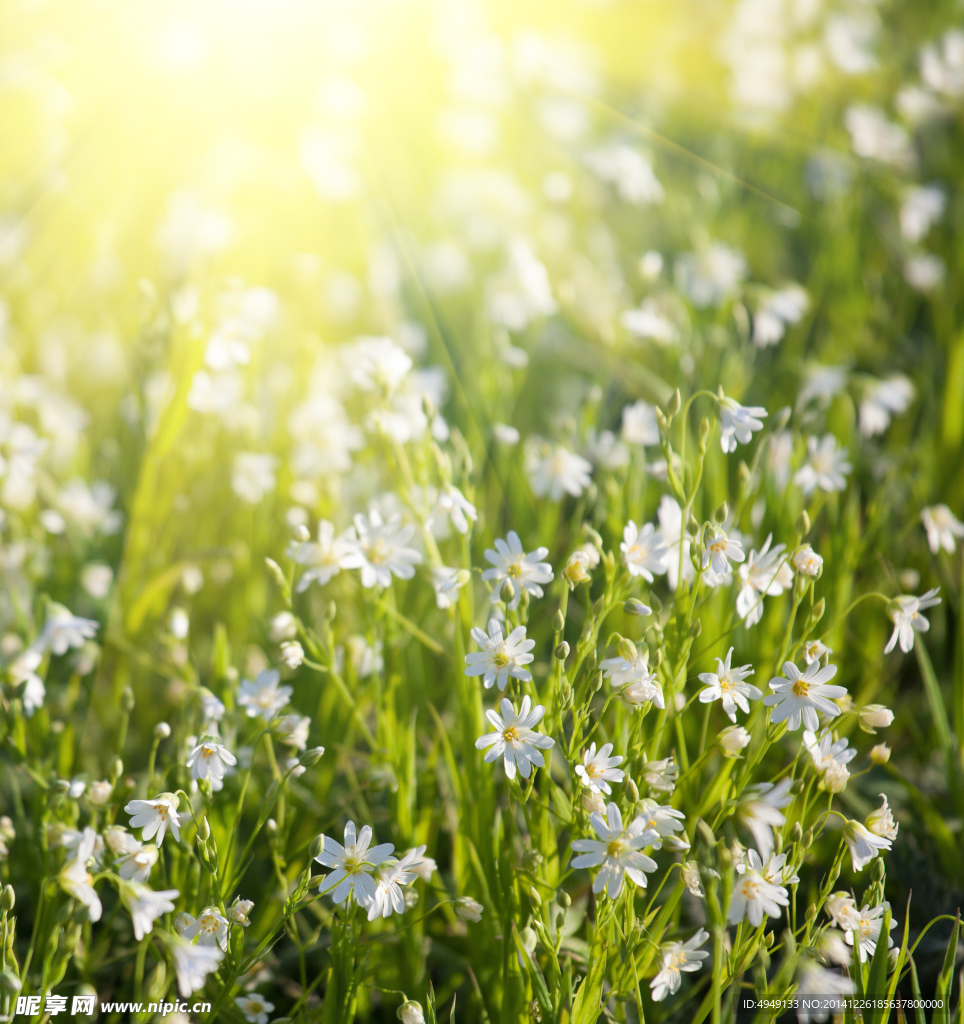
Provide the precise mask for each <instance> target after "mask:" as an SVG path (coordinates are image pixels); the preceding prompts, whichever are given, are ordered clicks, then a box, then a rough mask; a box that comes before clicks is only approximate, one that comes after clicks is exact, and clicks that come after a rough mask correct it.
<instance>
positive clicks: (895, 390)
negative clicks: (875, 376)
mask: <svg viewBox="0 0 964 1024" xmlns="http://www.w3.org/2000/svg"><path fill="white" fill-rule="evenodd" d="M913 397H914V385H913V384H912V383H911V382H910V381H909V380H908V379H907V378H906V377H903V376H896V377H891V378H890V379H889V380H878V381H874V382H873V384H871V385H870V386H869V387H868V388H867V391H866V393H865V395H864V398H863V401H862V402H861V403H860V433H861V434H863V436H864V437H873V436H874V435H875V434H882V433H883V432H884V431H885V430H886V429H887V427H889V426H890V420H891V417H892V416H894V415H897V414H899V413H902V412H904V411H905V410H906V409H907V406H908V405H910V403H911V400H912V399H913Z"/></svg>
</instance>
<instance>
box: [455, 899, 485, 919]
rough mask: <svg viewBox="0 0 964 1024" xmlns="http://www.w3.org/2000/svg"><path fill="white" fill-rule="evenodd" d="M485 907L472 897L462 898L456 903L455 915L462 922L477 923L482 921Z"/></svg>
mask: <svg viewBox="0 0 964 1024" xmlns="http://www.w3.org/2000/svg"><path fill="white" fill-rule="evenodd" d="M483 910H485V907H483V906H482V904H481V903H479V901H478V900H474V899H472V897H471V896H460V897H459V898H458V899H457V900H456V901H455V915H456V917H458V918H459V919H460V920H462V921H468V922H472V923H474V922H476V921H481V920H482V911H483Z"/></svg>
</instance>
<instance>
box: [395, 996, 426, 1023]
mask: <svg viewBox="0 0 964 1024" xmlns="http://www.w3.org/2000/svg"><path fill="white" fill-rule="evenodd" d="M395 1015H396V1016H397V1017H398V1019H399V1020H400V1021H401V1022H402V1024H425V1015H424V1014H423V1013H422V1004H421V1003H416V1002H415V1000H414V999H406V1000H405V1002H404V1003H402V1005H401V1006H400V1007H399V1008H398V1010H397V1011H396V1014H395Z"/></svg>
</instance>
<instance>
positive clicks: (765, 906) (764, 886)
mask: <svg viewBox="0 0 964 1024" xmlns="http://www.w3.org/2000/svg"><path fill="white" fill-rule="evenodd" d="M737 871H738V872H739V873H740V877H739V878H738V879H737V881H736V884H735V885H734V886H733V894H732V896H731V897H730V910H729V914H728V915H727V920H728V921H729V923H730V924H738V923H739V922H740V921H742V920H743V918H744V917H746V918H748V919H749V921H750V924H752V925H753V927H754V928H758V927H759V926H760V925H761V924H762V923H763V915H764V914H766V915H767V916H768V917H779V916H780V914H781V910H780V908H781V907H788V906H789V905H790V900H789V898H788V894H787V890H786V889H785V888H784V887H783V886H782V885H778V884H776V883H775V882H768V881H767V880H766V878H764V876H763V861H762V860H761V859H760V855H759V854H758V853H757V851H756V850H747V852H746V862H745V863H744V864H741V865H739V866H738V867H737Z"/></svg>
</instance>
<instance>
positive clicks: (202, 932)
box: [181, 907, 228, 950]
mask: <svg viewBox="0 0 964 1024" xmlns="http://www.w3.org/2000/svg"><path fill="white" fill-rule="evenodd" d="M181 935H182V936H183V937H184V938H185V939H194V938H196V939H197V941H198V945H199V946H220V947H221V948H222V949H224V950H227V948H228V919H227V918H226V917H224V916H223V914H221V912H220V911H219V910H218V908H217V907H205V908H204V909H203V910H202V911H201V913H200V914H199V915H198V917H197V919H196V920H194V921H192V922H191V924H190V925H188V927H187V928H185V929H184V931H183V932H181Z"/></svg>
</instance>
